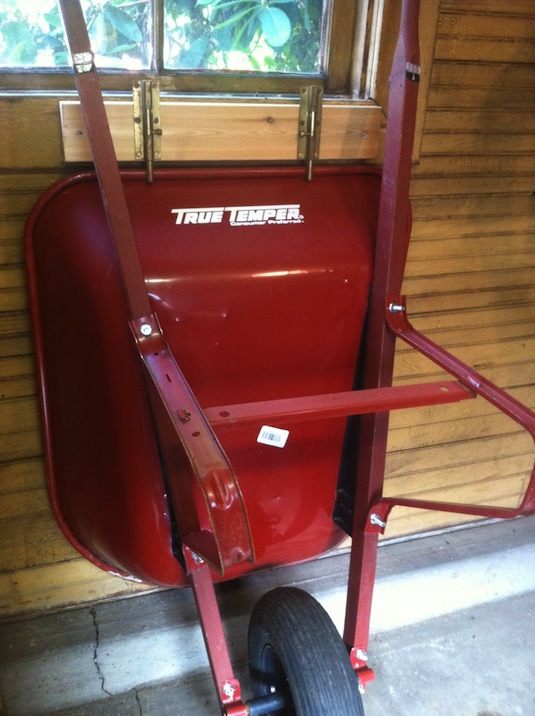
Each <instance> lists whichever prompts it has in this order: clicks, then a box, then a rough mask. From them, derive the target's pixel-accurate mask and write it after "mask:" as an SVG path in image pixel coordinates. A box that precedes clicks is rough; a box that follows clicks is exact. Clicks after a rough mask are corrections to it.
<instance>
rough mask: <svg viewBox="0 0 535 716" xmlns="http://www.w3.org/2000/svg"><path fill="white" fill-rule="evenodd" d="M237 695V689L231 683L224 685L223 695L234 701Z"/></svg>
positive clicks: (226, 682) (227, 682)
mask: <svg viewBox="0 0 535 716" xmlns="http://www.w3.org/2000/svg"><path fill="white" fill-rule="evenodd" d="M235 693H236V687H235V686H234V684H233V683H232V682H231V681H225V683H224V684H223V694H224V695H225V696H226V697H227V698H228V699H232V698H233V697H234V694H235Z"/></svg>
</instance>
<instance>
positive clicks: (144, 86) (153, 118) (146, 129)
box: [133, 80, 162, 184]
mask: <svg viewBox="0 0 535 716" xmlns="http://www.w3.org/2000/svg"><path fill="white" fill-rule="evenodd" d="M133 95H134V152H135V157H136V159H144V160H145V172H146V179H147V182H148V183H149V184H152V181H153V178H154V161H155V160H157V159H160V157H161V151H162V150H161V144H162V129H161V126H160V122H161V120H160V86H159V84H158V82H153V81H152V80H141V81H140V82H136V84H135V85H134V89H133Z"/></svg>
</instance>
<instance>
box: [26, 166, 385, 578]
mask: <svg viewBox="0 0 535 716" xmlns="http://www.w3.org/2000/svg"><path fill="white" fill-rule="evenodd" d="M124 179H125V190H126V195H127V199H128V205H129V208H130V211H131V216H132V222H133V226H134V229H135V236H136V241H137V246H138V250H139V254H140V259H141V264H142V266H143V272H144V277H145V283H146V286H147V290H148V292H149V295H150V300H151V304H152V307H153V310H154V312H155V313H156V314H157V316H158V319H159V321H160V323H161V326H162V329H163V331H164V332H165V335H166V338H167V340H168V342H169V346H170V348H171V350H172V352H173V354H174V355H175V356H176V358H177V360H178V362H179V364H180V365H181V367H182V369H183V371H184V374H185V376H186V378H187V380H188V382H189V383H190V385H191V387H192V389H193V390H194V392H195V394H196V396H197V398H198V400H199V402H200V404H201V405H202V406H203V407H205V408H207V407H209V406H218V405H226V404H231V403H248V402H253V401H265V400H273V399H282V398H294V397H297V396H308V395H314V394H322V393H335V392H339V391H349V390H351V389H352V388H353V383H354V377H355V371H356V366H357V357H358V353H359V345H360V339H361V333H362V324H363V321H364V317H365V314H366V307H367V298H368V290H369V283H370V279H371V264H372V240H373V236H374V234H375V230H376V217H377V203H378V195H379V184H380V182H379V177H378V175H377V173H375V172H373V171H371V172H367V171H361V170H358V169H350V170H347V169H340V168H338V169H336V168H332V169H322V170H318V171H317V173H316V178H315V181H314V182H311V183H307V182H304V181H303V178H302V172H301V171H300V170H289V169H288V168H285V169H284V170H282V169H264V170H243V169H237V170H225V171H221V170H218V171H211V172H210V171H206V170H198V171H193V170H192V171H182V172H177V171H168V172H165V173H160V174H159V175H158V179H157V182H156V183H155V184H152V185H147V184H146V183H145V181H144V177H143V175H142V174H141V173H127V174H125V175H124ZM192 207H195V210H191V211H187V210H188V209H192ZM28 234H29V241H30V252H31V257H32V260H31V266H32V270H31V285H32V305H33V307H34V317H35V319H36V321H35V325H36V326H37V348H38V363H39V372H40V379H41V385H42V387H43V388H42V389H43V394H44V401H45V405H46V410H45V416H46V420H45V433H46V444H47V454H48V457H49V470H48V474H49V485H50V492H51V496H52V504H53V507H54V511H55V514H56V516H57V518H58V521H59V523H60V524H61V525H62V527H63V530H64V531H65V533H66V535H67V537H68V538H69V539H70V540H71V542H72V543H73V544H74V545H75V546H76V547H77V548H78V549H79V550H80V551H81V552H82V553H83V554H84V555H85V556H88V557H89V558H90V559H91V560H92V561H94V562H96V563H97V564H99V565H100V566H104V567H105V568H106V569H111V570H112V571H116V572H120V573H122V574H126V575H133V576H134V577H135V578H138V579H142V580H143V581H147V582H153V583H156V584H161V585H177V584H183V583H184V581H185V580H184V575H183V571H182V570H181V569H180V566H179V564H178V562H177V561H176V559H175V558H174V556H173V544H172V537H171V534H172V528H171V519H172V516H171V515H170V514H169V507H168V504H167V500H166V496H165V493H166V489H167V488H166V485H165V478H164V476H163V475H162V468H161V465H160V458H159V455H158V447H157V444H156V441H155V438H154V435H153V425H152V420H151V416H150V406H149V403H148V400H147V396H146V388H145V385H144V380H143V374H142V367H141V365H140V362H139V360H138V358H137V356H136V355H135V352H134V351H132V345H131V343H132V341H131V336H130V331H129V330H128V322H127V318H126V316H127V307H126V305H125V298H124V294H123V292H122V288H121V280H120V276H119V273H118V269H117V263H116V259H115V252H114V248H113V243H112V240H111V238H110V232H109V229H108V226H107V223H106V217H105V214H104V211H103V208H102V202H101V199H100V194H99V189H98V185H97V182H96V179H95V177H94V175H80V176H76V177H73V178H70V179H68V180H66V181H64V182H61V183H60V184H58V185H56V186H54V187H53V188H52V189H50V190H49V192H48V193H47V194H46V195H44V196H43V197H42V199H41V201H40V202H39V204H38V205H37V206H36V208H35V210H34V212H33V214H32V217H31V219H30V223H29V228H28ZM345 422H346V421H345V419H344V418H343V417H341V418H337V419H334V420H333V419H331V420H318V421H314V422H299V423H295V422H292V419H291V418H290V419H286V420H284V421H283V422H282V423H280V422H279V423H277V424H275V425H274V426H268V427H274V428H276V429H275V430H271V431H267V432H268V433H269V434H268V435H266V436H264V437H263V436H262V435H261V432H262V428H263V425H262V424H258V423H257V424H255V423H254V422H253V423H252V424H250V425H248V426H244V427H242V428H238V429H229V428H228V427H225V426H224V425H223V426H220V427H219V428H218V429H217V433H218V437H219V439H220V440H221V443H222V445H223V447H224V449H225V451H226V452H227V454H228V455H229V458H230V460H231V462H232V464H233V466H234V468H235V470H236V473H237V475H239V481H240V486H241V489H242V491H243V495H244V499H245V502H246V503H247V505H248V511H249V521H250V525H251V528H252V531H253V541H254V544H255V554H256V566H264V565H267V564H279V563H281V562H288V561H297V560H302V559H306V558H309V557H311V556H313V555H317V554H319V553H321V552H323V551H325V550H327V549H329V548H331V547H332V546H334V545H335V544H336V543H337V542H338V541H340V539H341V538H342V537H343V533H342V532H341V531H340V530H339V529H338V528H337V527H336V526H335V525H334V523H333V521H332V517H331V516H332V512H333V505H334V498H335V491H336V485H337V480H338V473H339V468H340V456H341V452H342V443H343V438H344V431H345ZM277 428H280V429H283V430H288V431H289V435H288V437H287V438H286V441H285V444H284V446H282V443H281V442H280V441H278V440H277V438H278V436H280V435H282V439H285V433H282V434H281V433H278V431H277ZM264 432H266V431H264ZM259 440H264V441H265V442H259ZM266 443H267V444H266ZM241 569H243V567H242V568H241ZM239 571H241V570H240V569H234V570H232V571H231V572H229V574H228V576H229V577H232V576H235V575H236V573H238V572H239Z"/></svg>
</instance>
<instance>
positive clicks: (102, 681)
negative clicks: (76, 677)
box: [89, 607, 113, 696]
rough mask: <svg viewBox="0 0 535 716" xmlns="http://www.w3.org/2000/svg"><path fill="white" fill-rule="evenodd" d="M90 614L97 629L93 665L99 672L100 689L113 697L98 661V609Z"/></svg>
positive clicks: (94, 608)
mask: <svg viewBox="0 0 535 716" xmlns="http://www.w3.org/2000/svg"><path fill="white" fill-rule="evenodd" d="M89 613H90V614H91V618H92V619H93V626H94V627H95V643H94V647H93V664H94V665H95V669H96V671H97V676H98V678H99V680H100V688H101V689H102V691H103V692H104V693H105V694H108V696H113V694H112V693H111V692H110V691H108V689H107V688H106V687H105V682H106V679H105V677H104V674H103V672H102V668H101V666H100V663H99V660H98V648H99V646H100V627H99V625H98V621H97V609H96V607H91V609H90V611H89Z"/></svg>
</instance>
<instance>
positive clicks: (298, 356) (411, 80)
mask: <svg viewBox="0 0 535 716" xmlns="http://www.w3.org/2000/svg"><path fill="white" fill-rule="evenodd" d="M61 5H62V12H63V15H64V21H65V26H66V29H67V34H68V37H69V43H70V47H71V52H72V55H73V61H74V67H75V72H76V77H77V82H78V88H79V92H80V97H81V100H82V108H83V111H84V115H85V120H86V126H87V131H88V135H89V137H90V141H91V144H92V149H93V155H94V161H95V169H96V173H95V174H93V173H86V174H78V175H76V176H73V177H71V178H69V179H66V180H64V181H61V182H60V183H58V184H56V185H55V186H53V187H52V188H51V189H50V190H49V191H47V192H46V193H45V194H44V195H43V196H42V197H41V199H40V200H39V201H38V203H37V205H36V206H35V207H34V209H33V212H32V214H31V216H30V218H29V221H28V225H27V230H26V248H27V262H28V270H29V283H30V292H31V308H32V314H33V325H34V337H35V346H36V353H37V360H38V377H39V384H40V387H41V407H42V417H43V426H44V437H45V452H46V460H47V470H48V482H49V493H50V499H51V503H52V507H53V510H54V513H55V515H56V518H57V520H58V522H59V524H60V526H61V528H62V530H63V532H64V533H65V535H66V536H67V538H68V539H69V540H70V541H71V543H72V544H73V545H74V546H75V547H76V548H77V549H78V550H79V551H80V552H81V554H82V555H84V556H85V557H87V558H88V559H89V560H91V561H92V562H93V563H95V564H97V565H98V566H99V567H101V568H103V569H105V570H107V571H109V572H112V573H116V574H119V575H121V576H123V577H129V578H133V579H137V580H142V581H144V582H148V583H152V584H156V585H162V586H166V587H169V586H177V587H179V586H186V585H191V586H192V588H193V590H194V593H195V598H196V602H197V605H198V611H199V616H200V621H201V625H202V629H203V634H204V637H205V643H206V648H207V651H208V655H209V658H210V664H211V668H212V672H213V678H214V683H215V687H216V690H217V694H218V698H219V701H220V705H221V710H222V713H224V714H227V715H228V716H230V715H231V714H232V715H234V716H237V715H243V716H245V714H251V715H252V716H255V715H260V714H276V713H294V714H297V715H298V716H320V715H321V716H327V715H329V714H330V715H332V716H342V715H343V716H357V715H359V714H362V713H363V711H362V702H361V696H360V687H362V685H363V684H365V683H366V682H367V681H368V680H369V679H370V678H372V676H373V672H372V670H371V669H370V668H369V667H368V664H367V661H368V659H367V654H366V652H367V645H368V634H369V616H370V610H371V600H372V591H373V582H374V576H375V564H376V553H377V541H378V536H379V534H380V533H382V532H383V531H384V528H385V526H386V522H387V519H388V515H389V513H390V511H391V510H392V508H393V507H394V506H396V505H405V506H410V507H415V508H426V509H436V510H444V511H451V512H462V513H468V514H473V515H478V516H494V517H504V518H506V517H515V516H517V515H520V514H528V513H531V512H534V511H535V477H534V475H533V474H532V476H531V480H530V482H529V485H528V488H527V491H526V494H525V496H524V498H523V500H522V502H521V504H520V505H519V507H518V508H517V509H509V508H494V507H489V506H485V505H460V504H450V503H441V502H429V501H422V500H411V499H395V498H383V497H382V486H383V476H384V463H385V453H386V436H387V429H388V414H389V411H391V410H394V409H399V408H408V407H416V406H423V405H438V404H443V403H451V402H455V401H460V400H467V399H472V398H475V397H476V396H481V397H482V398H483V399H485V400H488V401H490V402H491V403H492V404H494V405H495V406H497V407H498V408H499V409H500V410H501V411H503V412H504V413H506V414H507V415H508V416H509V417H510V418H511V419H513V420H515V421H517V422H518V423H520V424H521V425H522V426H523V427H524V428H525V429H526V430H528V431H529V432H530V433H531V434H532V435H534V436H535V415H534V414H533V413H532V412H530V411H529V410H528V409H527V408H525V407H524V406H522V405H521V404H520V403H518V402H517V401H516V400H514V399H513V398H511V397H509V396H508V395H506V394H505V393H503V392H502V391H501V390H499V389H498V388H496V387H495V386H494V385H492V384H491V383H489V382H488V381H487V380H486V379H484V378H483V377H482V376H480V375H479V374H477V373H476V372H475V371H473V370H472V369H471V368H469V367H468V366H466V365H464V364H462V363H461V362H460V361H458V360H457V359H456V358H454V357H453V356H451V355H450V354H448V353H447V352H445V351H444V350H443V349H441V348H440V347H438V346H437V345H435V344H434V343H432V342H431V341H430V340H428V339H427V338H426V337H425V336H423V335H422V334H420V333H419V332H417V331H416V330H415V329H414V328H413V327H412V326H411V324H410V322H409V320H408V317H407V307H406V304H405V301H404V299H403V297H401V296H400V287H401V281H402V276H403V269H404V264H405V257H406V253H407V246H408V240H409V232H410V212H409V202H408V192H409V180H410V163H411V149H412V130H413V126H414V115H415V107H416V96H417V86H418V78H419V66H418V49H417V31H416V29H417V19H418V2H416V1H411V0H405V1H404V3H403V8H402V21H401V30H400V40H399V43H398V49H397V51H396V56H395V60H394V66H393V71H392V75H391V89H390V100H389V111H388V117H389V130H388V132H387V138H386V146H385V162H384V167H383V172H382V176H381V175H380V174H379V173H378V172H376V171H374V170H373V169H371V168H369V167H358V166H356V167H348V166H343V167H340V166H319V167H317V168H316V170H315V175H314V180H313V181H306V180H305V177H304V176H303V172H302V170H301V168H299V167H279V168H277V167H275V168H273V167H269V168H267V167H263V168H253V169H251V168H232V169H188V170H172V169H170V170H162V171H157V172H155V175H154V177H155V181H154V182H153V183H150V184H147V183H146V182H145V181H144V177H143V175H142V174H141V172H136V171H123V172H121V171H120V170H119V168H118V166H117V162H116V159H115V155H114V151H113V144H112V142H111V137H110V133H109V128H108V125H107V120H106V116H105V112H104V107H103V103H102V97H101V95H100V90H99V87H98V79H97V75H96V71H95V67H94V63H93V55H92V53H91V49H90V47H89V41H88V37H87V32H86V29H85V25H84V22H83V18H82V14H81V11H80V7H79V3H78V0H63V2H62V3H61ZM396 337H399V338H401V339H402V340H404V341H406V342H407V343H409V344H410V345H412V346H413V347H415V348H416V349H418V350H419V351H420V352H422V353H423V354H424V355H426V356H428V357H429V358H430V359H431V360H433V361H435V362H436V363H438V364H439V365H440V366H441V367H443V368H444V369H445V370H446V371H448V372H449V373H450V374H451V375H452V376H453V379H452V380H449V381H439V382H433V383H425V384H419V385H410V386H396V387H392V385H391V383H392V366H393V354H394V343H395V339H396ZM356 376H357V377H356ZM350 416H351V417H350ZM353 416H359V417H358V419H355V418H354V417H353ZM346 534H349V535H350V536H351V537H352V550H351V559H350V568H349V579H348V594H347V612H346V623H345V630H344V635H343V639H342V638H340V636H339V635H338V633H337V632H336V629H335V628H334V626H333V624H332V622H331V621H330V620H329V617H328V616H327V614H326V613H325V612H324V611H323V609H322V608H321V607H320V605H319V604H318V603H317V602H315V601H314V599H312V597H310V596H309V595H308V594H306V593H305V592H302V591H300V590H296V589H289V588H288V589H285V588H282V589H276V590H274V591H272V592H269V593H268V594H267V595H265V596H264V597H263V598H262V599H261V600H260V602H259V603H258V605H257V606H256V607H255V609H254V611H253V614H252V617H251V622H250V630H249V650H250V665H251V682H252V690H253V694H254V696H253V698H252V700H250V701H249V702H248V703H244V701H243V700H242V696H241V690H240V684H239V682H238V680H237V679H236V678H235V675H234V672H233V669H232V665H231V663H230V659H229V655H228V650H227V644H226V640H225V635H224V631H223V627H222V623H221V618H220V615H219V611H218V608H217V602H216V597H215V591H214V581H217V580H222V579H225V580H226V579H232V578H235V577H238V576H240V575H242V574H244V573H247V572H249V571H251V570H253V569H259V568H262V567H268V566H272V565H280V564H287V563H292V562H298V561H303V560H307V559H310V558H312V557H315V556H317V555H319V554H321V553H324V552H325V551H327V550H329V549H331V548H333V547H334V546H336V545H337V544H338V543H340V541H341V540H342V539H344V538H345V536H346Z"/></svg>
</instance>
